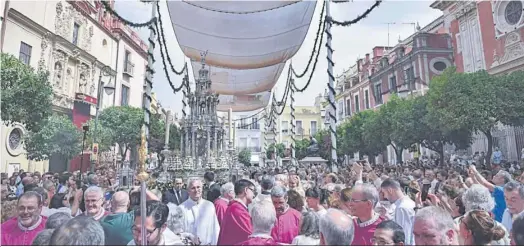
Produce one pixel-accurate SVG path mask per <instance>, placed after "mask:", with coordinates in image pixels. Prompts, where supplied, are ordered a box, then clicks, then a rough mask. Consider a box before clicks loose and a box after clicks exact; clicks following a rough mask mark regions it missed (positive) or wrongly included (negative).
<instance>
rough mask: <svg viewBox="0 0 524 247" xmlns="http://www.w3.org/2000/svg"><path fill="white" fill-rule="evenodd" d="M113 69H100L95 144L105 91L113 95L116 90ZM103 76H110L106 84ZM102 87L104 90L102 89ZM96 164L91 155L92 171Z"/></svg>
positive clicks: (94, 133) (94, 134) (106, 67)
mask: <svg viewBox="0 0 524 247" xmlns="http://www.w3.org/2000/svg"><path fill="white" fill-rule="evenodd" d="M111 71H112V69H111V67H109V66H107V65H106V66H104V67H102V69H100V76H99V77H98V92H97V97H96V99H97V101H96V113H95V128H94V130H93V144H94V143H96V141H97V140H96V137H97V136H96V134H97V128H98V115H99V113H100V105H101V104H102V100H103V98H104V91H105V93H107V94H108V95H112V94H113V93H114V92H115V85H114V84H113V83H111V78H112V75H113V73H111ZM102 76H110V77H109V82H108V83H107V84H106V85H104V82H103V81H102ZM102 88H103V89H104V91H102ZM95 164H96V159H95V158H94V157H93V156H92V157H91V171H92V172H94V171H95Z"/></svg>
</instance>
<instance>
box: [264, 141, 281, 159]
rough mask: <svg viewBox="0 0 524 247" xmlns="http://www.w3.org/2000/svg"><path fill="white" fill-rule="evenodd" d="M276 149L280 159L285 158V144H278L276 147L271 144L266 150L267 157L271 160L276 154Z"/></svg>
mask: <svg viewBox="0 0 524 247" xmlns="http://www.w3.org/2000/svg"><path fill="white" fill-rule="evenodd" d="M275 149H276V150H277V156H278V157H280V158H283V157H284V152H285V150H286V146H284V144H282V143H277V144H276V145H275V144H274V143H271V144H270V145H269V146H268V147H267V149H266V157H267V158H268V159H271V158H272V157H273V153H274V152H275Z"/></svg>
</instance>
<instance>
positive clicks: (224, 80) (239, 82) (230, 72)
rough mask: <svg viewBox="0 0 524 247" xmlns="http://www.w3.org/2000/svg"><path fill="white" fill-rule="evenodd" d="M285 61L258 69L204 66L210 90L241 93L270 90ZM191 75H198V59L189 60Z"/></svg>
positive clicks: (231, 93) (234, 93) (200, 65)
mask: <svg viewBox="0 0 524 247" xmlns="http://www.w3.org/2000/svg"><path fill="white" fill-rule="evenodd" d="M285 65H286V64H285V63H279V64H276V65H273V66H269V67H264V68H260V69H246V70H239V69H228V68H220V67H214V66H206V67H207V68H208V69H209V76H210V79H211V82H212V84H211V90H212V91H213V92H215V93H218V94H230V95H242V94H252V93H259V92H265V91H271V89H272V88H273V86H275V84H276V83H277V81H278V78H279V77H280V74H282V70H283V69H284V67H285ZM191 66H192V67H193V75H194V76H195V78H197V77H198V70H199V69H200V68H202V64H201V62H200V61H193V62H191Z"/></svg>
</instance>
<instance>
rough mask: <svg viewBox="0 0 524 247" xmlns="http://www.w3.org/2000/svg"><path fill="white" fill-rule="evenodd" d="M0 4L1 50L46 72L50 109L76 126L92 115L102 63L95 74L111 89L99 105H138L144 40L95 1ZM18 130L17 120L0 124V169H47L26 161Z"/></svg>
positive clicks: (21, 132)
mask: <svg viewBox="0 0 524 247" xmlns="http://www.w3.org/2000/svg"><path fill="white" fill-rule="evenodd" d="M0 5H1V8H0V10H2V12H1V13H2V29H1V33H0V35H1V41H2V43H1V45H0V47H1V50H2V52H5V53H10V54H12V55H14V56H15V57H18V58H19V59H20V60H21V61H23V62H24V63H26V64H28V65H30V66H32V67H34V68H38V69H43V70H48V71H49V73H50V76H49V80H50V82H51V85H52V86H53V89H54V90H53V91H54V99H53V105H54V106H53V107H54V110H55V111H57V112H60V113H63V114H65V115H67V116H69V117H70V118H71V119H72V121H73V123H74V124H75V125H77V126H78V127H80V126H81V125H82V124H84V123H85V122H86V121H88V120H89V119H90V118H92V117H93V116H94V115H95V113H96V103H97V92H98V90H97V89H98V83H99V75H100V73H101V72H100V71H101V69H102V68H103V67H105V66H108V67H109V68H110V71H111V74H112V75H109V76H102V78H101V79H102V81H103V82H104V84H108V83H109V81H111V83H112V84H113V85H114V86H115V91H114V93H112V94H111V95H109V94H107V93H106V92H105V91H104V90H102V93H103V96H102V97H103V100H102V104H101V108H102V109H103V108H105V107H109V106H113V105H124V104H128V105H131V106H135V107H141V105H142V104H141V103H142V86H143V80H144V73H145V67H144V65H145V63H146V48H147V45H146V44H145V42H143V41H142V40H140V39H139V38H138V35H137V34H136V33H135V32H133V31H131V30H130V29H128V28H127V27H124V26H123V25H122V24H121V23H120V22H118V21H116V20H115V19H113V18H112V17H111V16H109V15H108V14H107V13H105V11H104V10H103V6H102V5H101V3H100V2H98V1H69V2H66V1H2V3H1V4H0ZM133 65H134V66H133ZM126 87H127V88H126ZM30 100H38V99H30ZM24 134H25V129H24V127H23V126H22V125H14V126H10V127H6V126H4V125H2V133H1V138H2V139H1V141H0V143H1V155H2V158H1V167H2V168H1V171H2V172H9V173H11V172H13V171H15V170H17V169H24V170H26V171H28V170H29V171H47V170H49V167H48V163H49V162H48V161H44V162H30V161H28V160H27V158H26V156H25V151H24V148H23V143H22V141H21V140H22V138H23V135H24ZM52 160H53V158H52ZM51 163H53V164H52V165H53V166H55V164H54V163H63V164H59V165H57V166H55V167H54V168H51V169H52V170H55V171H62V170H65V169H66V167H67V164H66V163H65V162H59V160H57V161H56V162H55V161H53V162H51ZM71 164H72V163H71Z"/></svg>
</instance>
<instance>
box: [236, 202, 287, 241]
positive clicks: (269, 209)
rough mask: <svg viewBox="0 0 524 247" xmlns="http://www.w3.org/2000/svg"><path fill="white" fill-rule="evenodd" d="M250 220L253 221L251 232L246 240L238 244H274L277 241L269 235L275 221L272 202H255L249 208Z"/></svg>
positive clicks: (275, 214)
mask: <svg viewBox="0 0 524 247" xmlns="http://www.w3.org/2000/svg"><path fill="white" fill-rule="evenodd" d="M251 221H252V223H253V234H251V236H249V238H248V240H246V241H244V242H241V243H239V244H238V245H246V246H275V245H278V244H277V242H275V240H274V239H273V237H271V229H272V228H273V226H274V225H275V222H276V221H277V213H276V212H275V208H274V207H273V203H271V202H269V201H261V202H258V203H255V204H254V206H253V208H251Z"/></svg>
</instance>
